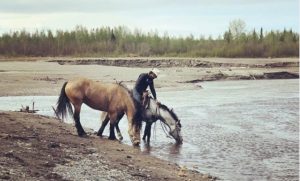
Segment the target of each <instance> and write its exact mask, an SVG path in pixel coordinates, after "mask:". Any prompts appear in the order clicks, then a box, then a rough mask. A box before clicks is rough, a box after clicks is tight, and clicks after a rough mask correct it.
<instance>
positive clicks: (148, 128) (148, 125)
mask: <svg viewBox="0 0 300 181" xmlns="http://www.w3.org/2000/svg"><path fill="white" fill-rule="evenodd" d="M150 133H151V123H149V122H146V126H145V130H144V135H143V140H144V141H145V140H146V138H147V142H148V143H149V141H150V138H149V136H150V135H151V134H150Z"/></svg>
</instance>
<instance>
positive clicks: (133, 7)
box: [0, 0, 299, 37]
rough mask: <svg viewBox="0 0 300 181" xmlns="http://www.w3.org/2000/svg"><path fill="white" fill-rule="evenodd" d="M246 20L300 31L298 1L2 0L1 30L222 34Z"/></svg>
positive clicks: (248, 26) (257, 25) (250, 27)
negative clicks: (106, 29)
mask: <svg viewBox="0 0 300 181" xmlns="http://www.w3.org/2000/svg"><path fill="white" fill-rule="evenodd" d="M236 19H241V20H243V21H244V22H245V23H246V30H247V31H252V30H253V29H254V28H255V29H257V30H259V29H260V28H261V27H262V28H263V29H264V30H265V31H270V30H283V29H284V28H286V29H292V30H294V31H298V32H299V1H298V0H127V1H125V0H107V1H104V0H0V34H2V33H5V32H10V31H15V30H21V29H25V30H27V31H30V32H34V31H35V30H37V29H38V30H48V29H50V30H54V31H55V30H58V29H59V30H72V29H74V28H75V26H76V25H82V26H85V27H86V28H88V29H92V28H97V27H103V26H110V27H116V26H126V27H128V28H129V29H130V30H132V31H134V30H135V29H138V30H140V31H142V32H145V33H146V32H153V31H156V32H158V33H159V34H161V35H163V34H164V33H168V35H171V36H189V35H191V34H192V35H193V36H194V37H200V36H204V37H208V36H212V37H218V36H219V35H223V33H224V32H225V31H226V30H227V29H228V27H229V23H230V22H231V21H233V20H236Z"/></svg>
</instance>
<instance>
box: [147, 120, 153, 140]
mask: <svg viewBox="0 0 300 181" xmlns="http://www.w3.org/2000/svg"><path fill="white" fill-rule="evenodd" d="M151 126H152V123H149V127H148V132H147V134H148V135H147V143H148V144H149V143H150V137H151Z"/></svg>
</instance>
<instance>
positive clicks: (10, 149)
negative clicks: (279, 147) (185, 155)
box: [0, 111, 216, 181]
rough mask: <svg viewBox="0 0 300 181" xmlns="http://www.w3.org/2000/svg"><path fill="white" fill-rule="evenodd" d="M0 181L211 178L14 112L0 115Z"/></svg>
mask: <svg viewBox="0 0 300 181" xmlns="http://www.w3.org/2000/svg"><path fill="white" fill-rule="evenodd" d="M0 124H1V126H0V141H1V144H0V150H1V152H0V180H126V181H127V180H203V181H205V180H215V179H216V178H215V177H212V176H209V175H206V174H200V173H198V172H197V171H191V170H187V169H186V168H183V167H180V166H178V165H176V164H174V163H169V162H166V161H163V160H160V159H158V158H155V157H152V156H149V155H147V154H145V153H142V152H141V151H140V150H139V148H134V147H132V146H128V145H124V144H121V143H119V142H117V141H110V140H108V139H107V138H99V137H96V136H93V135H90V136H89V137H88V138H80V137H78V136H77V135H76V134H75V129H74V126H73V125H69V124H65V123H62V122H60V121H59V120H57V119H54V118H50V117H45V116H40V115H33V114H28V113H19V112H2V111H1V112H0Z"/></svg>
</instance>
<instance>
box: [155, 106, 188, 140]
mask: <svg viewBox="0 0 300 181" xmlns="http://www.w3.org/2000/svg"><path fill="white" fill-rule="evenodd" d="M158 106H159V118H160V119H161V121H163V122H164V123H165V124H166V125H168V127H169V128H170V130H169V134H170V135H171V136H172V137H173V138H174V139H175V140H176V142H177V143H180V144H181V143H182V141H183V139H182V135H181V124H180V120H179V119H178V117H177V115H176V114H175V113H174V111H173V109H169V108H168V107H167V106H166V105H163V104H159V105H158Z"/></svg>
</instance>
